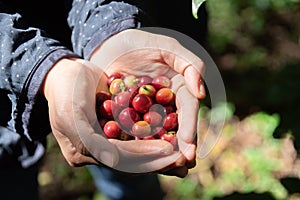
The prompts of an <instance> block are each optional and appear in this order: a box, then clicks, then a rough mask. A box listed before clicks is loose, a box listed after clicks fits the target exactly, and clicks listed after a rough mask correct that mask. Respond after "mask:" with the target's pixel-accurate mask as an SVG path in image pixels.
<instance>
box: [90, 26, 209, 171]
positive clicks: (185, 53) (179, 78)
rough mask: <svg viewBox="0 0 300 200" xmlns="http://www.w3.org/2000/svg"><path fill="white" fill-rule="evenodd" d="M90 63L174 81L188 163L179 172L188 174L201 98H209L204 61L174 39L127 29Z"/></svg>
mask: <svg viewBox="0 0 300 200" xmlns="http://www.w3.org/2000/svg"><path fill="white" fill-rule="evenodd" d="M90 61H91V62H92V63H94V64H96V65H97V66H99V67H100V68H102V69H103V70H104V71H105V72H106V73H107V74H112V73H114V72H116V71H118V72H121V73H124V74H134V75H137V76H141V75H145V74H146V75H150V76H152V77H154V76H157V75H166V76H168V77H169V78H171V79H172V82H173V85H172V89H173V90H174V91H175V92H176V96H177V98H176V105H177V108H178V116H179V129H178V132H177V137H178V144H179V150H180V153H181V154H182V155H183V156H184V157H185V160H186V164H185V165H184V166H181V167H180V170H179V171H181V172H183V171H185V172H184V173H186V171H187V170H188V168H191V167H193V166H194V164H195V157H196V144H195V138H196V137H195V132H196V123H197V114H198V109H199V99H201V98H204V97H205V89H204V83H203V81H202V74H203V71H204V64H203V62H202V60H201V59H200V58H199V57H197V56H195V55H194V54H193V53H191V52H190V51H189V50H187V49H186V48H184V47H183V46H181V45H180V44H179V43H178V41H176V40H175V39H173V38H170V37H167V36H163V35H158V34H152V33H148V32H145V31H141V30H125V31H122V32H120V33H118V34H116V35H114V36H112V37H111V38H109V39H107V40H106V41H105V42H104V43H103V44H102V45H101V46H99V47H98V48H97V49H96V50H95V51H94V52H93V54H92V55H91V57H90ZM167 169H171V170H167V171H165V172H166V173H170V172H171V173H173V172H175V171H176V172H178V169H175V171H174V170H173V167H169V168H167ZM184 173H183V174H184Z"/></svg>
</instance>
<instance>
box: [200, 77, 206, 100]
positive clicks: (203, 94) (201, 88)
mask: <svg viewBox="0 0 300 200" xmlns="http://www.w3.org/2000/svg"><path fill="white" fill-rule="evenodd" d="M199 94H200V97H201V98H204V97H205V95H206V94H205V87H204V84H203V82H202V81H201V82H200V86H199Z"/></svg>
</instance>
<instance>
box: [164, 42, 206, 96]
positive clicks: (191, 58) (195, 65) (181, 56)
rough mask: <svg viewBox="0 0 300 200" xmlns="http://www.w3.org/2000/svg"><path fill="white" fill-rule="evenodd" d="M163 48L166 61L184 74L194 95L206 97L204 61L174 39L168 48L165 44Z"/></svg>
mask: <svg viewBox="0 0 300 200" xmlns="http://www.w3.org/2000/svg"><path fill="white" fill-rule="evenodd" d="M161 48H162V49H161V57H162V59H163V60H164V62H165V63H166V64H167V65H169V66H170V67H172V68H173V69H174V70H175V71H176V72H178V73H179V74H181V75H184V77H185V80H186V84H187V86H188V88H189V90H190V91H191V93H192V94H193V95H194V96H196V97H197V98H204V97H205V87H204V82H203V80H202V78H203V77H202V76H203V73H204V68H205V66H204V63H203V61H202V60H201V59H200V58H199V57H197V56H196V55H194V54H193V53H192V52H190V51H189V50H188V49H186V48H184V47H183V46H181V45H180V44H179V43H178V42H174V41H173V43H172V45H171V46H169V47H168V46H167V49H166V47H165V46H164V47H161ZM168 48H169V49H168Z"/></svg>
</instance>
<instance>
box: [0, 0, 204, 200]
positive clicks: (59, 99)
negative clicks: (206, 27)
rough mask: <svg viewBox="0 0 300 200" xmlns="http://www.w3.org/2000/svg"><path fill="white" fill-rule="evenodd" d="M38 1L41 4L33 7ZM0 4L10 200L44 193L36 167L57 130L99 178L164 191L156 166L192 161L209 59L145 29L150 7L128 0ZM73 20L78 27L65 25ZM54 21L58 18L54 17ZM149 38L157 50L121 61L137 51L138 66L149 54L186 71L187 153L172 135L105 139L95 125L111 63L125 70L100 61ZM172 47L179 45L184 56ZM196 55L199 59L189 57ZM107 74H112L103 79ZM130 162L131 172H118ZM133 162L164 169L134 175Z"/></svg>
mask: <svg viewBox="0 0 300 200" xmlns="http://www.w3.org/2000/svg"><path fill="white" fill-rule="evenodd" d="M33 4H34V5H36V6H37V7H38V8H33V6H32V5H33ZM64 6H66V7H64ZM64 8H66V10H64ZM33 9H34V10H33ZM0 10H1V12H0V45H1V50H0V59H1V61H0V64H1V69H0V99H1V100H0V101H1V105H0V106H1V114H0V176H1V180H0V182H1V184H0V187H1V198H2V199H19V198H25V199H39V194H38V182H37V174H38V169H39V165H40V161H41V159H42V157H43V155H44V153H45V147H46V136H47V135H48V134H49V133H50V132H52V134H53V135H54V136H55V138H56V140H57V142H58V144H59V146H60V148H61V152H62V154H63V155H64V157H65V159H66V161H67V162H68V163H69V164H70V166H74V167H77V166H88V167H91V168H90V169H91V172H95V174H94V175H95V176H94V178H95V180H100V181H101V180H103V181H102V183H103V184H104V185H105V183H109V180H110V179H109V178H108V179H105V177H109V176H110V175H113V176H115V177H117V178H114V181H115V180H116V179H118V177H121V176H122V177H123V178H124V177H125V178H124V179H126V180H128V181H132V182H133V183H138V184H140V183H139V181H144V182H147V183H150V184H152V183H153V185H154V186H155V187H154V188H155V190H157V191H160V188H159V187H157V186H158V184H157V183H158V180H157V176H156V173H162V174H167V175H174V176H179V177H184V176H185V175H186V174H187V172H188V169H189V168H191V167H193V165H194V161H195V148H196V145H195V143H194V130H195V126H196V116H197V115H196V114H197V113H196V112H197V106H198V99H201V98H203V97H204V96H205V91H204V86H203V84H204V83H203V82H202V81H201V73H202V71H203V68H204V65H203V62H202V61H201V59H200V58H198V57H196V56H195V55H193V54H191V53H190V52H189V51H188V50H187V49H185V48H184V47H182V46H181V45H180V44H179V43H178V42H176V40H174V39H172V38H169V37H165V36H162V35H157V34H151V33H148V32H145V31H142V30H138V29H139V28H141V27H143V26H147V25H148V19H147V16H146V15H145V13H144V12H143V11H142V10H140V9H139V8H138V7H137V6H135V5H133V4H129V3H125V2H115V1H101V0H95V1H89V0H87V1H83V0H74V1H72V2H71V1H65V2H63V1H56V0H55V1H51V3H48V4H47V5H46V7H45V4H44V2H40V1H36V0H32V1H30V3H29V1H26V2H23V1H18V0H15V1H5V0H4V1H0ZM53 13H55V14H53ZM66 13H68V14H66ZM66 18H67V22H66V23H67V26H68V27H69V28H70V29H68V28H66V24H64V23H59V22H60V21H61V20H62V19H66ZM53 21H55V22H57V23H49V22H53ZM68 36H70V38H71V39H70V40H69V39H68V38H69V37H68ZM129 38H130V40H129ZM146 38H147V40H146ZM145 40H146V41H147V43H150V45H151V46H154V47H156V49H151V50H150V49H148V50H147V51H134V52H133V54H127V56H128V57H126V55H125V57H124V58H122V59H120V62H122V63H126V62H127V61H129V59H128V58H130V56H135V57H134V58H135V60H134V61H132V62H130V64H135V65H137V66H138V65H140V64H141V63H143V64H145V61H146V64H147V65H149V67H148V68H147V69H148V70H150V72H153V73H155V72H156V71H157V68H154V67H153V68H151V66H152V65H151V64H153V63H152V62H154V61H155V62H156V64H157V63H160V64H161V65H162V66H166V65H167V66H170V67H168V68H172V69H174V70H175V71H176V73H178V74H181V75H183V78H182V77H179V78H178V76H174V78H178V80H179V82H181V83H182V84H181V85H179V87H178V93H179V94H181V95H178V99H179V100H180V101H181V102H184V101H186V102H189V104H182V107H181V108H179V112H180V113H181V115H182V116H183V117H181V118H180V122H179V123H180V125H181V128H180V133H179V147H180V148H181V149H185V151H179V152H178V151H173V147H172V146H171V145H170V144H168V143H166V142H164V141H142V140H141V141H139V140H137V141H116V140H107V139H105V138H103V137H101V136H100V134H98V133H96V132H95V129H94V127H93V123H95V121H96V115H95V111H94V106H93V105H95V104H94V103H95V99H94V97H95V92H96V91H97V90H98V89H103V87H104V85H105V76H106V75H105V74H106V73H108V72H107V71H109V70H112V69H114V70H121V69H122V67H121V66H119V65H116V66H112V68H110V69H106V68H103V69H102V68H101V63H102V62H103V61H105V59H106V58H107V57H110V55H111V52H113V50H114V49H112V48H113V47H114V48H116V45H118V49H125V50H126V49H130V48H133V49H138V48H139V47H143V46H144V45H145ZM129 41H135V42H129ZM162 41H167V42H168V43H165V42H162ZM165 44H170V45H165ZM162 49H165V51H162ZM168 50H169V51H168ZM174 52H180V55H181V56H183V58H186V59H182V57H178V55H176V54H174ZM146 55H152V56H150V57H148V58H147V56H146ZM141 58H142V59H143V60H141ZM145 58H146V60H145ZM191 60H192V61H193V63H189V62H188V61H191ZM168 68H165V67H161V68H160V69H159V73H161V71H160V70H162V73H168V72H169V71H170V70H167V72H166V70H165V69H168ZM123 70H124V69H123ZM125 70H129V69H125ZM139 70H141V71H142V69H139ZM148 72H149V71H148ZM99 77H104V78H103V79H100V81H99ZM183 79H184V80H183ZM184 81H185V82H186V84H185V83H184ZM79 83H80V84H79ZM74 88H76V90H74ZM74 91H77V92H75V94H74ZM91 102H93V103H91ZM191 113H193V114H191ZM186 116H188V117H186ZM187 120H188V121H189V123H186V122H187ZM145 153H147V155H146V156H145ZM141 158H143V159H141ZM126 160H132V161H134V162H135V163H134V164H135V165H130V167H129V168H128V162H124V161H126ZM95 166H97V168H96V169H100V171H101V170H102V171H101V172H103V173H102V174H100V175H99V176H100V177H101V178H98V177H97V176H98V174H97V173H96V172H97V171H95V170H94V171H93V169H95V168H94V167H95ZM126 170H128V171H130V172H129V173H125V174H120V173H119V172H120V171H126ZM135 170H136V171H137V172H141V173H144V172H156V173H154V174H153V173H150V174H148V173H146V175H142V176H130V174H131V173H133V172H134V171H135ZM133 174H134V173H133ZM135 177H142V178H141V179H138V178H135ZM135 179H136V180H135ZM148 180H149V182H148ZM115 182H116V181H115ZM97 183H98V181H97ZM111 183H114V182H111ZM101 188H102V187H101ZM101 188H100V189H101ZM116 188H118V187H116ZM149 188H150V187H149ZM102 189H103V188H102ZM122 190H123V189H121V191H122ZM12 191H13V192H12ZM103 192H104V193H105V192H107V191H105V190H103ZM136 192H137V191H136ZM125 193H130V192H126V191H125ZM152 194H153V192H152ZM157 194H160V192H158V193H157ZM107 195H108V196H109V194H107ZM122 195H123V194H122ZM125 195H126V194H125ZM113 198H114V197H111V199H113ZM116 198H120V199H121V198H128V197H116ZM158 198H162V195H160V197H158Z"/></svg>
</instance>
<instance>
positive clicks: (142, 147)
mask: <svg viewBox="0 0 300 200" xmlns="http://www.w3.org/2000/svg"><path fill="white" fill-rule="evenodd" d="M109 141H110V142H112V143H113V144H115V145H116V146H118V148H120V149H122V150H124V151H127V152H134V153H136V154H143V155H146V154H147V155H170V154H171V153H173V146H172V145H171V144H170V143H169V142H167V141H164V140H128V141H122V140H115V139H110V140H109ZM139 156H140V155H139Z"/></svg>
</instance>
